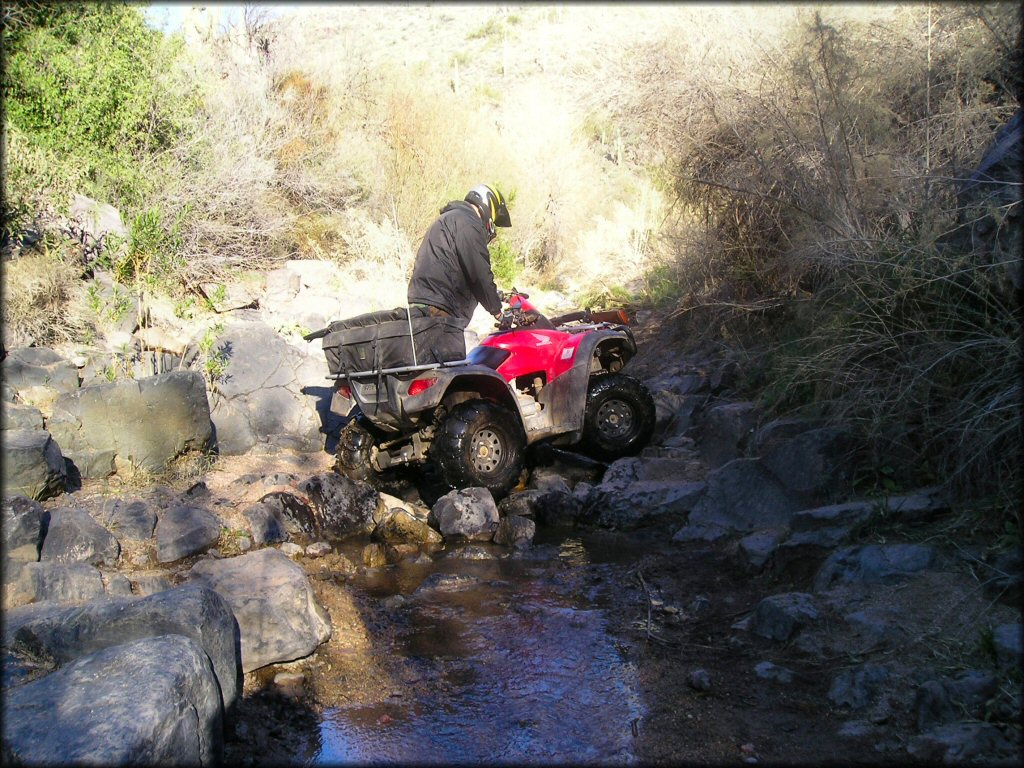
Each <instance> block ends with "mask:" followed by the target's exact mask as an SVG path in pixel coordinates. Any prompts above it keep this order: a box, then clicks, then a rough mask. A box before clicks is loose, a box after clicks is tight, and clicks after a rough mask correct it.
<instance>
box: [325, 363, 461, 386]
mask: <svg viewBox="0 0 1024 768" xmlns="http://www.w3.org/2000/svg"><path fill="white" fill-rule="evenodd" d="M471 364H472V361H470V360H466V359H463V360H449V361H448V362H446V363H424V364H422V365H403V366H401V367H399V368H382V369H380V370H377V369H371V370H369V371H352V372H351V373H339V374H337V375H333V376H325V377H324V378H326V379H330V380H331V381H337V380H338V379H365V378H368V377H370V376H386V375H389V374H393V373H422V372H423V371H433V370H436V369H437V368H451V367H452V366H456V365H471Z"/></svg>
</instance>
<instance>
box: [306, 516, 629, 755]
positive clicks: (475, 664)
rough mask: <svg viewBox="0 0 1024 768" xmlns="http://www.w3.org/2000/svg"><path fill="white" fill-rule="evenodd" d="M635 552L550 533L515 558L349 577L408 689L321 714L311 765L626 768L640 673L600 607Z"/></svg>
mask: <svg viewBox="0 0 1024 768" xmlns="http://www.w3.org/2000/svg"><path fill="white" fill-rule="evenodd" d="M638 546H639V545H638V544H637V543H636V542H630V541H629V540H627V539H626V538H625V537H619V536H616V535H614V534H608V533H600V532H598V533H590V534H586V535H583V536H580V535H577V534H572V535H568V536H566V535H561V536H559V535H557V534H552V533H550V532H549V533H548V534H547V536H545V535H544V534H543V533H542V534H540V535H539V536H538V540H537V542H535V545H534V546H533V547H532V548H530V549H528V550H526V551H525V552H521V553H516V554H510V553H509V550H507V549H503V548H500V547H493V546H479V545H466V546H462V547H454V548H449V549H448V550H447V551H445V552H440V553H436V554H435V555H434V556H433V558H432V560H431V562H430V563H426V562H423V563H417V564H405V565H402V566H399V567H391V568H386V569H372V570H368V571H366V572H364V573H363V574H361V575H359V576H358V577H356V579H355V581H353V582H352V583H351V584H350V585H348V587H347V588H349V589H357V590H365V592H366V593H367V594H368V595H369V596H371V598H372V599H374V600H376V601H380V602H379V605H380V606H381V608H382V609H383V610H385V611H387V616H388V621H389V622H390V625H391V629H392V631H393V638H394V640H393V645H392V653H393V654H394V655H395V656H397V657H400V658H399V659H397V660H398V661H400V663H401V664H402V666H403V669H404V670H405V674H406V677H407V679H411V680H413V681H415V685H410V686H407V688H406V689H405V690H404V691H403V692H402V693H401V694H399V695H393V696H389V697H387V698H386V699H385V700H384V701H383V702H377V703H370V704H368V703H366V702H361V701H352V700H350V701H345V702H341V703H339V704H338V705H337V706H330V703H329V702H323V703H324V704H326V706H323V707H322V710H321V711H322V714H321V715H320V716H319V733H318V734H315V735H314V734H311V736H312V738H311V739H310V741H311V742H313V744H316V745H317V746H316V747H314V750H313V752H314V754H313V755H311V757H312V762H313V764H338V763H366V762H386V763H403V764H405V763H453V762H472V763H498V762H507V763H516V764H522V763H527V762H534V763H547V764H550V763H553V762H556V763H557V762H571V763H582V762H612V763H618V762H622V763H628V762H631V761H632V760H633V744H634V738H635V733H636V723H637V721H638V720H639V719H640V718H641V717H642V714H643V711H642V703H641V700H640V695H639V692H638V691H639V686H638V683H637V670H636V668H635V666H634V665H633V663H632V662H631V661H629V660H628V659H627V657H626V654H625V652H624V650H625V649H624V647H622V646H620V645H619V644H618V643H617V641H616V638H615V637H614V636H613V635H612V634H611V631H610V623H609V620H608V616H607V614H606V608H607V607H608V606H609V605H610V604H611V603H610V602H609V598H610V596H612V595H613V594H614V591H615V590H622V589H623V588H624V587H625V585H626V584H627V583H628V582H629V580H630V575H629V572H628V570H629V568H630V566H631V565H632V564H633V563H635V562H636V559H637V557H638V556H640V554H642V552H641V551H640V550H639V549H638ZM612 602H614V601H612ZM321 674H325V675H330V674H331V672H330V671H325V670H322V671H321Z"/></svg>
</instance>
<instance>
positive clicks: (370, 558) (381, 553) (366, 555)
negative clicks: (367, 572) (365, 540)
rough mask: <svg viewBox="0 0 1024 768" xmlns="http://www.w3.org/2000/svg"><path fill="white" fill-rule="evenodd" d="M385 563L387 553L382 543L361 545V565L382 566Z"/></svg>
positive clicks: (386, 561) (386, 562) (369, 566)
mask: <svg viewBox="0 0 1024 768" xmlns="http://www.w3.org/2000/svg"><path fill="white" fill-rule="evenodd" d="M387 564H388V553H387V548H386V547H385V546H384V545H383V544H367V545H366V546H365V547H363V565H365V566H366V567H367V568H383V567H384V566H385V565H387Z"/></svg>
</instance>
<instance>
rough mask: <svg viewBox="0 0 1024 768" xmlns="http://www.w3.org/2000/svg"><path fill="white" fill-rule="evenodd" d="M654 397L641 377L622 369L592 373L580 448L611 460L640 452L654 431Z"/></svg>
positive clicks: (597, 457) (597, 456)
mask: <svg viewBox="0 0 1024 768" xmlns="http://www.w3.org/2000/svg"><path fill="white" fill-rule="evenodd" d="M654 419H655V415H654V398H652V397H651V393H650V392H649V391H648V389H647V387H645V386H644V385H643V384H642V383H641V382H640V381H638V380H637V379H634V378H633V377H632V376H626V375H625V374H621V373H603V374H598V375H596V376H593V377H592V378H591V379H590V384H589V385H588V387H587V406H586V412H585V413H584V415H583V435H582V437H581V438H580V448H581V449H582V451H583V452H584V453H586V454H588V455H590V456H593V457H594V458H596V459H604V460H609V461H610V460H614V459H618V458H621V457H623V456H632V455H633V454H636V453H639V452H640V450H641V449H642V448H643V447H644V446H645V445H646V444H647V441H648V440H650V438H651V433H652V432H653V431H654Z"/></svg>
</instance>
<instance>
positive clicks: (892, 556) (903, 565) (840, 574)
mask: <svg viewBox="0 0 1024 768" xmlns="http://www.w3.org/2000/svg"><path fill="white" fill-rule="evenodd" d="M934 562H935V549H934V548H933V547H929V546H925V545H922V544H889V545H880V544H868V545H865V546H854V547H844V548H843V549H840V550H838V551H836V552H834V553H833V554H832V555H830V556H829V558H828V559H827V560H826V561H825V563H824V565H822V566H821V569H820V570H819V571H818V575H817V576H816V577H815V579H814V590H815V591H816V592H824V591H825V590H827V589H830V588H831V587H833V586H835V585H838V584H851V583H858V582H860V583H877V582H891V581H894V580H898V579H900V578H901V577H904V576H906V575H908V574H911V573H915V572H917V571H921V570H924V569H925V568H928V567H930V566H931V565H932V563H934Z"/></svg>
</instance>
